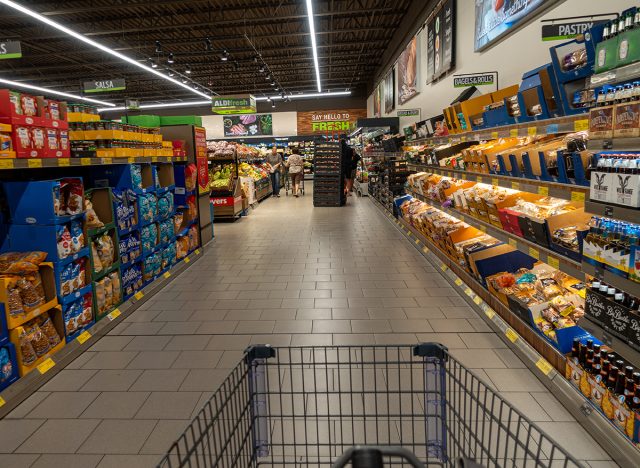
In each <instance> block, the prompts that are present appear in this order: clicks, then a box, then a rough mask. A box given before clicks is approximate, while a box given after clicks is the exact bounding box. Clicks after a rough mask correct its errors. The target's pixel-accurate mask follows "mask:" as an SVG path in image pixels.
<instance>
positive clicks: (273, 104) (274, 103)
mask: <svg viewBox="0 0 640 468" xmlns="http://www.w3.org/2000/svg"><path fill="white" fill-rule="evenodd" d="M271 107H273V108H274V109H275V108H276V101H273V102H272V103H271Z"/></svg>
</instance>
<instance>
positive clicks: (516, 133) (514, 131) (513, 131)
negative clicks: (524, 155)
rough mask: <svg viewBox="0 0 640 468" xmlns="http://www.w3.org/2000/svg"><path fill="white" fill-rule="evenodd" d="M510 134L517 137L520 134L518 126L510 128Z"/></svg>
mask: <svg viewBox="0 0 640 468" xmlns="http://www.w3.org/2000/svg"><path fill="white" fill-rule="evenodd" d="M509 135H510V136H511V137H517V136H518V129H517V128H512V129H511V130H509Z"/></svg>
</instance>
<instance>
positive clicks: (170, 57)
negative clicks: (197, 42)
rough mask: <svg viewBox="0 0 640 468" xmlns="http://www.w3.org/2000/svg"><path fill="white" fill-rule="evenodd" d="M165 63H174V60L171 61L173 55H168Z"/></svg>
mask: <svg viewBox="0 0 640 468" xmlns="http://www.w3.org/2000/svg"><path fill="white" fill-rule="evenodd" d="M167 63H175V60H174V59H173V53H171V54H169V56H168V57H167Z"/></svg>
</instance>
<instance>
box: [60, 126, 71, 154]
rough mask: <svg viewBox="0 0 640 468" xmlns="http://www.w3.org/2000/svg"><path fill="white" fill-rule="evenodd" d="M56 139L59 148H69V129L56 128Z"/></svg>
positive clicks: (64, 149)
mask: <svg viewBox="0 0 640 468" xmlns="http://www.w3.org/2000/svg"><path fill="white" fill-rule="evenodd" d="M58 141H59V146H60V149H61V150H63V151H66V150H68V149H69V131H68V130H58Z"/></svg>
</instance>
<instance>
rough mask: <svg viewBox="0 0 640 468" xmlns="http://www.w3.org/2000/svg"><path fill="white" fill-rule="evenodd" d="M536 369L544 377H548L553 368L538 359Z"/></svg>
mask: <svg viewBox="0 0 640 468" xmlns="http://www.w3.org/2000/svg"><path fill="white" fill-rule="evenodd" d="M536 367H537V368H538V369H540V370H541V371H542V373H543V374H544V375H549V372H551V371H552V370H553V366H552V365H551V364H550V363H549V361H547V360H546V359H544V358H540V359H538V362H536Z"/></svg>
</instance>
